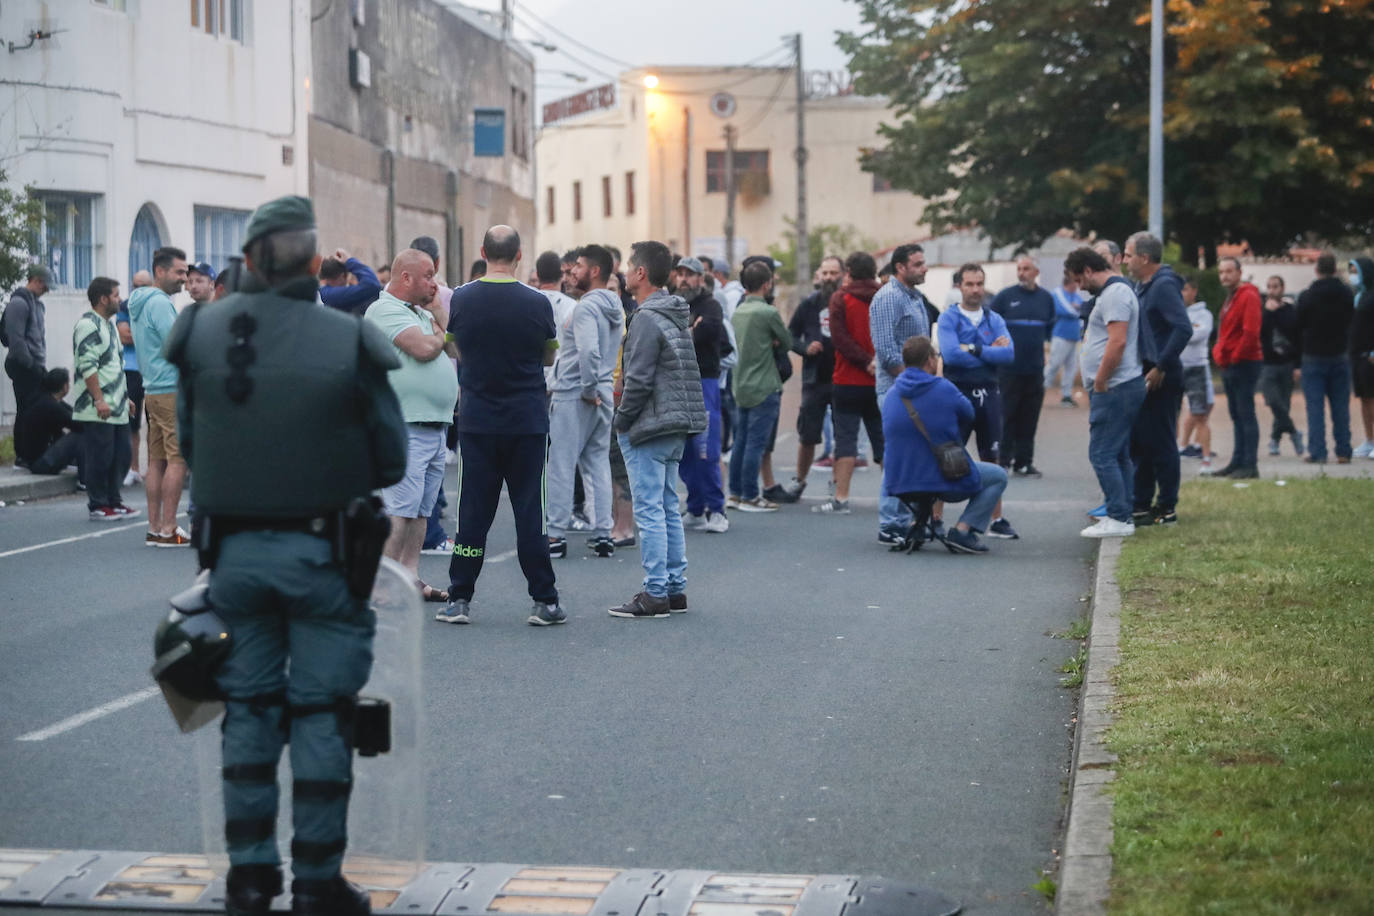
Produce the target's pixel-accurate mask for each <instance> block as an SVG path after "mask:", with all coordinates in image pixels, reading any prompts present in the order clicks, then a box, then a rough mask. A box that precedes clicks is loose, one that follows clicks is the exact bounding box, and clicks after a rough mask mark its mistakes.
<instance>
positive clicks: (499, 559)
mask: <svg viewBox="0 0 1374 916" xmlns="http://www.w3.org/2000/svg"><path fill="white" fill-rule="evenodd" d="M518 554H519V551H518V550H507V551H505V552H503V553H498V554H497V555H496V556H494V557H487V562H488V563H504V562H506V561H507V560H509V559H511V558H512V557H514V556H517V555H518Z"/></svg>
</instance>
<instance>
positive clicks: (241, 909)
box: [224, 865, 282, 916]
mask: <svg viewBox="0 0 1374 916" xmlns="http://www.w3.org/2000/svg"><path fill="white" fill-rule="evenodd" d="M224 883H225V893H224V912H225V913H227V914H228V916H260V914H264V913H269V912H271V910H272V898H273V897H276V896H277V895H278V894H280V893H281V891H282V883H281V869H280V868H279V867H277V866H276V865H234V866H232V867H230V869H229V877H228V878H226V879H225V882H224Z"/></svg>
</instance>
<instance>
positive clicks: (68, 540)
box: [0, 522, 148, 557]
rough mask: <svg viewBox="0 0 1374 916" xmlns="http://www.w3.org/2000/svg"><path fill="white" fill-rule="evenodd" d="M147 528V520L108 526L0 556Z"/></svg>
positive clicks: (0, 553)
mask: <svg viewBox="0 0 1374 916" xmlns="http://www.w3.org/2000/svg"><path fill="white" fill-rule="evenodd" d="M140 527H141V528H146V527H148V523H147V522H134V523H133V524H131V525H116V526H115V527H113V528H106V529H104V530H102V531H92V532H91V533H90V534H78V535H76V536H75V537H69V538H59V539H58V540H56V541H47V542H45V543H42V544H32V545H30V546H28V547H16V548H14V549H13V550H6V551H3V552H0V557H13V556H17V555H18V554H21V553H28V552H29V551H32V550H42V549H43V548H44V547H57V546H58V545H60V544H72V543H75V542H76V541H84V540H87V539H89V538H103V537H104V536H105V535H107V534H114V533H115V532H117V531H128V530H129V529H130V528H140Z"/></svg>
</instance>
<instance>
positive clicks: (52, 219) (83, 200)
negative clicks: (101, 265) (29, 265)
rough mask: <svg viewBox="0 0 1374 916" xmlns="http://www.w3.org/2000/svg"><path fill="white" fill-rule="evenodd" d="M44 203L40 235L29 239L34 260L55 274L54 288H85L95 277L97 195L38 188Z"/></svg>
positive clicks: (52, 284) (38, 194) (52, 282)
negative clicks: (40, 189)
mask: <svg viewBox="0 0 1374 916" xmlns="http://www.w3.org/2000/svg"><path fill="white" fill-rule="evenodd" d="M35 196H36V197H37V198H38V200H39V201H40V202H41V204H42V206H43V218H42V223H41V224H40V226H39V229H38V234H37V236H35V237H33V238H31V240H30V242H29V253H30V255H31V256H32V257H33V259H34V261H35V262H37V263H39V264H42V265H43V266H45V267H47V268H48V270H49V271H51V273H52V280H51V282H50V284H49V285H50V286H52V287H53V288H54V289H58V288H66V289H85V288H86V287H87V286H89V285H90V283H91V279H92V278H93V277H94V276H95V261H96V256H97V254H98V253H99V252H98V247H99V246H98V244H97V240H96V238H97V237H96V222H95V211H96V201H97V200H98V199H99V195H96V194H71V193H66V192H63V191H39V192H37V194H36V195H35Z"/></svg>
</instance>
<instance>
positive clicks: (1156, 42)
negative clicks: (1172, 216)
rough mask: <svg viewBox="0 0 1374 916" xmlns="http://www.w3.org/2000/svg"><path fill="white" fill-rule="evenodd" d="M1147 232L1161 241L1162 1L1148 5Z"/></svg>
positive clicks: (1162, 222) (1162, 146) (1162, 124)
mask: <svg viewBox="0 0 1374 916" xmlns="http://www.w3.org/2000/svg"><path fill="white" fill-rule="evenodd" d="M1149 194H1150V234H1151V235H1153V236H1154V237H1155V238H1157V239H1159V240H1160V241H1161V242H1162V241H1164V0H1153V2H1152V3H1151V5H1150V191H1149Z"/></svg>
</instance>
